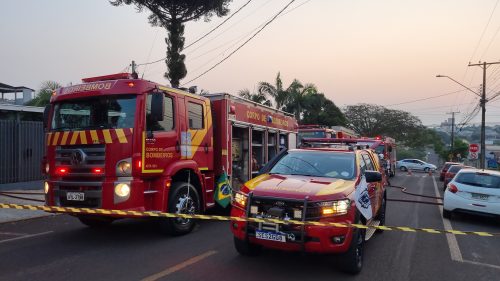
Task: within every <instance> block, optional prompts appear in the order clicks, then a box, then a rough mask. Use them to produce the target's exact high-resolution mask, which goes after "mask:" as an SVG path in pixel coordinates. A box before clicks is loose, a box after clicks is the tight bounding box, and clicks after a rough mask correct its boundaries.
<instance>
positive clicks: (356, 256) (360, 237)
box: [339, 215, 365, 274]
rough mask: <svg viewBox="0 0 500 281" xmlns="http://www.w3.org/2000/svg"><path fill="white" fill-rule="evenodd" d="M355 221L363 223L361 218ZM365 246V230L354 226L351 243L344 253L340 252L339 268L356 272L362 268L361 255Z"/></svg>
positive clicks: (347, 271) (348, 271)
mask: <svg viewBox="0 0 500 281" xmlns="http://www.w3.org/2000/svg"><path fill="white" fill-rule="evenodd" d="M356 223H358V224H363V222H362V221H361V219H359V215H358V219H357V220H356ZM364 247H365V230H364V229H360V228H355V229H354V230H353V234H352V240H351V245H350V246H349V250H347V252H346V253H344V254H342V256H341V257H340V260H339V263H340V266H341V268H340V269H341V270H342V271H344V272H346V273H350V274H358V273H360V272H361V269H362V268H363V256H364Z"/></svg>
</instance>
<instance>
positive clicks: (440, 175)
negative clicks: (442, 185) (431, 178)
mask: <svg viewBox="0 0 500 281" xmlns="http://www.w3.org/2000/svg"><path fill="white" fill-rule="evenodd" d="M451 165H462V163H458V162H445V163H444V165H443V168H441V173H440V174H439V180H440V181H444V176H445V175H446V172H447V171H448V168H450V166H451Z"/></svg>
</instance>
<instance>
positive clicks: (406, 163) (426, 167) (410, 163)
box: [396, 159, 437, 173]
mask: <svg viewBox="0 0 500 281" xmlns="http://www.w3.org/2000/svg"><path fill="white" fill-rule="evenodd" d="M396 168H397V169H400V170H401V171H403V172H404V171H408V170H420V171H424V172H426V173H427V172H429V171H435V170H436V168H437V167H436V165H434V164H430V163H427V162H424V161H422V160H419V159H403V160H399V161H398V162H396Z"/></svg>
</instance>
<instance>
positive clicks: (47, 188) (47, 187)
mask: <svg viewBox="0 0 500 281" xmlns="http://www.w3.org/2000/svg"><path fill="white" fill-rule="evenodd" d="M43 189H44V191H45V194H47V193H49V183H48V182H45V183H44V184H43Z"/></svg>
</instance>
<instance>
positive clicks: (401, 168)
mask: <svg viewBox="0 0 500 281" xmlns="http://www.w3.org/2000/svg"><path fill="white" fill-rule="evenodd" d="M399 169H400V170H401V171H402V172H406V171H408V169H407V168H406V167H405V166H401V167H400V168H399Z"/></svg>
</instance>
